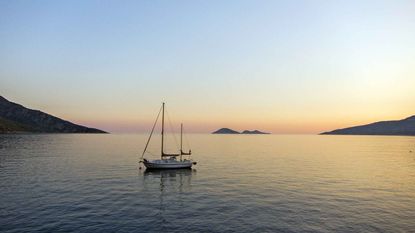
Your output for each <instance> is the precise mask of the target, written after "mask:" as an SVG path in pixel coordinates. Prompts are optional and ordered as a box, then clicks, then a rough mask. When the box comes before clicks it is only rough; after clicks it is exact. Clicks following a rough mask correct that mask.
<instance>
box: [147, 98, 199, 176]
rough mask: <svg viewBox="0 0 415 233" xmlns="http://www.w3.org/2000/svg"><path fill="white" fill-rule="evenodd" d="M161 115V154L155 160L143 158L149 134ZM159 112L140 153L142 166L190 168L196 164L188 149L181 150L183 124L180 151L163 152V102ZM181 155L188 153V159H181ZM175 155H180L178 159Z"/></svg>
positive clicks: (181, 133)
mask: <svg viewBox="0 0 415 233" xmlns="http://www.w3.org/2000/svg"><path fill="white" fill-rule="evenodd" d="M160 112H161V113H162V115H161V119H162V120H161V155H160V159H156V160H147V159H146V158H144V154H145V153H146V150H147V147H148V144H149V142H150V139H151V136H152V135H153V132H154V128H155V126H156V124H157V121H158V118H159V116H160ZM160 112H159V113H158V115H157V118H156V121H155V122H154V125H153V128H152V130H151V133H150V136H149V137H148V140H147V143H146V146H145V148H144V151H143V154H142V155H141V160H140V163H141V162H142V163H144V166H146V168H150V169H177V168H191V167H192V165H193V164H196V162H193V161H192V160H191V159H190V155H191V154H192V151H191V150H189V152H183V124H182V125H181V128H180V129H181V130H180V153H177V154H168V153H164V103H163V104H162V107H161V109H160ZM183 155H188V156H189V158H188V159H183ZM177 157H180V159H179V160H177Z"/></svg>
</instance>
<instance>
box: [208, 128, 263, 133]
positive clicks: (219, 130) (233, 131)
mask: <svg viewBox="0 0 415 233" xmlns="http://www.w3.org/2000/svg"><path fill="white" fill-rule="evenodd" d="M212 134H270V133H266V132H261V131H259V130H252V131H250V130H244V131H242V133H240V132H238V131H236V130H233V129H229V128H221V129H218V130H216V131H215V132H212Z"/></svg>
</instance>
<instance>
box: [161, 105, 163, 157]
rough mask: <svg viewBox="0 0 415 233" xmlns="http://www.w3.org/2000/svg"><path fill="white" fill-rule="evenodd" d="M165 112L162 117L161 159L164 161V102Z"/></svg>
mask: <svg viewBox="0 0 415 233" xmlns="http://www.w3.org/2000/svg"><path fill="white" fill-rule="evenodd" d="M162 109H163V112H162V115H161V159H163V154H164V150H163V149H164V102H163V107H162Z"/></svg>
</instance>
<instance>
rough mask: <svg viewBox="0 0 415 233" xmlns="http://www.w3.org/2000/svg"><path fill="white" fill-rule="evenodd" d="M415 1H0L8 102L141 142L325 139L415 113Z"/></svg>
mask: <svg viewBox="0 0 415 233" xmlns="http://www.w3.org/2000/svg"><path fill="white" fill-rule="evenodd" d="M414 12H415V2H414V1H0V95H3V96H4V97H6V98H8V99H10V100H12V101H16V102H19V103H22V104H24V105H26V106H29V107H32V108H37V109H41V110H43V111H46V112H49V113H51V114H54V115H57V116H59V117H63V118H65V119H68V120H72V121H75V122H77V123H82V124H88V125H90V126H95V127H100V128H103V129H106V130H110V131H120V132H124V131H128V132H134V131H143V130H146V129H147V128H148V125H149V122H151V121H152V120H153V117H154V115H155V113H156V111H157V109H158V107H159V104H160V102H161V101H163V100H164V101H166V102H167V103H168V106H169V108H170V109H171V114H172V115H173V116H174V118H175V119H176V120H183V121H185V122H188V125H190V127H189V128H190V129H191V130H192V131H195V132H208V131H210V130H213V129H215V128H218V127H222V126H228V127H234V128H236V129H244V128H248V129H249V128H260V129H263V130H268V131H273V132H275V133H317V132H319V131H324V130H327V129H331V128H332V127H342V126H344V127H345V126H349V125H352V124H357V123H366V122H370V121H372V120H382V119H394V118H402V117H406V116H407V115H413V114H415V111H414V110H415V91H414V87H415V14H414Z"/></svg>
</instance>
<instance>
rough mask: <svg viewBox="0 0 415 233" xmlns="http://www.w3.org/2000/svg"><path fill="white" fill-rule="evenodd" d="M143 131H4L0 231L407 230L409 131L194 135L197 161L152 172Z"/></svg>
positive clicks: (411, 186) (412, 220)
mask: <svg viewBox="0 0 415 233" xmlns="http://www.w3.org/2000/svg"><path fill="white" fill-rule="evenodd" d="M146 137H147V135H116V134H111V135H76V134H73V135H64V134H57V135H56V134H43V135H0V189H1V196H0V231H1V232H34V231H42V232H134V231H135V232H163V231H164V232H276V231H279V232H333V231H337V232H409V231H414V229H415V137H386V136H379V137H377V136H318V135H197V134H195V135H188V139H189V141H190V143H191V145H192V151H193V152H194V159H195V160H197V161H198V165H196V166H195V167H194V168H193V169H192V170H178V171H158V172H156V171H150V172H149V171H146V170H145V169H141V170H140V169H139V164H138V163H137V161H138V159H139V157H140V155H141V151H142V149H143V147H144V143H145V141H146ZM170 142H171V144H169V146H168V149H170V150H171V149H172V148H174V147H175V144H176V143H175V142H174V141H172V140H171V141H170ZM410 151H413V152H410ZM150 152H151V153H153V154H157V153H158V145H157V144H154V145H151V146H150Z"/></svg>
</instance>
